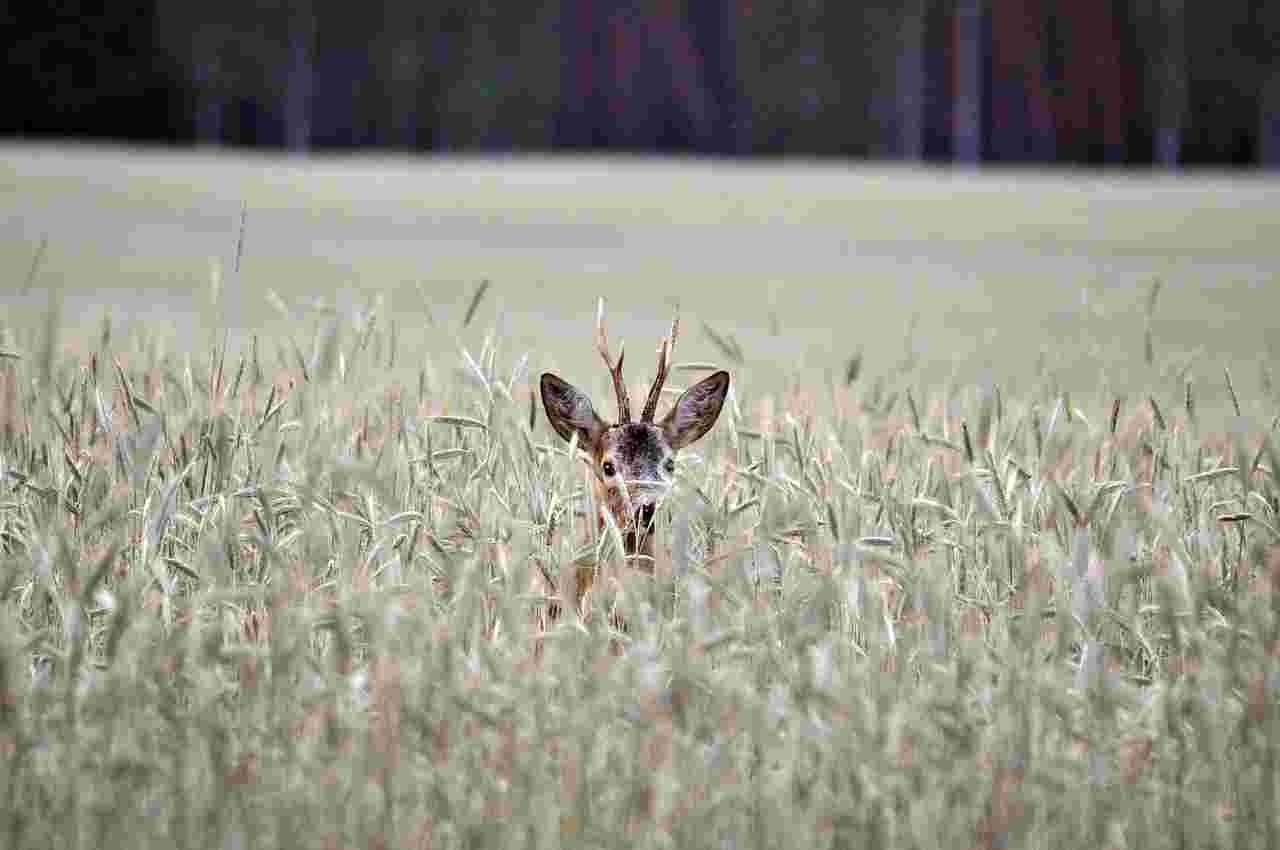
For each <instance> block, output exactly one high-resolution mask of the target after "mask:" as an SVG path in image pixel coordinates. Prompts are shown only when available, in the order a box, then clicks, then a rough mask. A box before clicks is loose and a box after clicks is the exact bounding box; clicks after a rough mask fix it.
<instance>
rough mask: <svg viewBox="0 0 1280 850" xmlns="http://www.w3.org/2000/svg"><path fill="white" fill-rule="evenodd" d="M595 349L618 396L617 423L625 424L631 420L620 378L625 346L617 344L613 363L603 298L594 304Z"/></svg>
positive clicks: (629, 408) (624, 386)
mask: <svg viewBox="0 0 1280 850" xmlns="http://www.w3.org/2000/svg"><path fill="white" fill-rule="evenodd" d="M596 349H597V350H598V351H599V352H600V356H601V357H602V358H604V365H605V366H607V367H608V369H609V374H610V375H611V376H612V377H613V392H614V394H615V395H617V396H618V424H620V425H622V424H626V423H628V422H630V421H631V399H629V398H627V384H626V381H624V380H622V359H623V358H624V357H626V356H627V346H626V343H623V344H622V345H620V346H618V362H617V363H616V364H615V363H614V362H613V357H612V355H610V354H609V339H608V337H606V336H605V333H604V298H601V299H600V300H599V302H598V303H597V305H596Z"/></svg>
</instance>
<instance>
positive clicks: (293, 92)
mask: <svg viewBox="0 0 1280 850" xmlns="http://www.w3.org/2000/svg"><path fill="white" fill-rule="evenodd" d="M315 34H316V19H315V13H314V10H313V9H312V8H311V4H310V3H302V4H299V6H298V8H297V9H295V10H294V12H293V14H292V16H291V17H290V19H289V46H288V50H287V52H286V54H285V63H286V70H285V89H284V110H283V111H284V138H285V147H286V148H287V149H288V150H289V152H290V153H303V152H305V151H306V150H307V149H308V148H310V147H311V107H312V96H313V91H314V89H315V85H314V82H315V62H314V58H315V42H316V38H315Z"/></svg>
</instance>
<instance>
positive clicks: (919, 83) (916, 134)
mask: <svg viewBox="0 0 1280 850" xmlns="http://www.w3.org/2000/svg"><path fill="white" fill-rule="evenodd" d="M926 11H927V0H909V2H905V3H903V6H902V17H901V19H900V29H899V33H900V38H901V44H900V45H899V47H898V51H897V59H896V62H895V64H896V66H897V67H896V69H895V71H896V73H895V74H894V78H895V80H896V81H897V86H896V88H897V100H898V110H897V111H898V145H897V148H898V149H897V154H898V156H900V157H901V158H902V159H906V160H910V161H912V162H917V161H919V160H921V159H924V105H925V79H926V78H925V65H924V59H925V47H924V39H925V32H926V30H925V13H926Z"/></svg>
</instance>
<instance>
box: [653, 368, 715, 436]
mask: <svg viewBox="0 0 1280 850" xmlns="http://www.w3.org/2000/svg"><path fill="white" fill-rule="evenodd" d="M728 393H729V373H728V372H725V371H724V370H721V371H719V372H716V373H715V374H714V375H711V376H710V377H707V378H703V379H702V380H701V381H698V383H696V384H694V385H693V386H691V387H689V389H687V390H685V391H684V393H683V394H681V396H680V398H679V399H678V400H677V401H676V404H675V407H673V408H671V411H670V412H669V413H667V415H666V416H665V417H663V419H662V423H661V424H660V425H659V426H658V427H660V428H661V429H662V433H663V434H664V435H665V436H666V438H667V442H668V443H669V444H670V445H671V448H672V449H673V450H676V449H682V448H684V447H685V446H687V445H689V444H691V443H696V442H697V441H698V440H700V439H702V437H703V435H705V434H706V433H707V432H708V431H710V430H711V426H713V425H715V424H716V420H717V419H718V418H720V410H721V408H723V407H724V399H725V396H726V395H727V394H728Z"/></svg>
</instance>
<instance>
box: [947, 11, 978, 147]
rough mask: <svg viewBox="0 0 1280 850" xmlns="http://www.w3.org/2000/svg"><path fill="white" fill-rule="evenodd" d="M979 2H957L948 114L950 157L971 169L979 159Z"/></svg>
mask: <svg viewBox="0 0 1280 850" xmlns="http://www.w3.org/2000/svg"><path fill="white" fill-rule="evenodd" d="M982 7H983V3H982V0H957V2H956V17H955V99H954V102H953V105H952V112H951V156H952V159H953V160H955V161H956V162H960V163H965V164H967V165H972V164H975V163H977V162H979V161H980V160H981V159H982V82H983V73H982V72H983V65H984V62H983V59H984V55H985V51H984V50H983V38H982V33H983V26H982V13H983V8H982Z"/></svg>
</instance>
